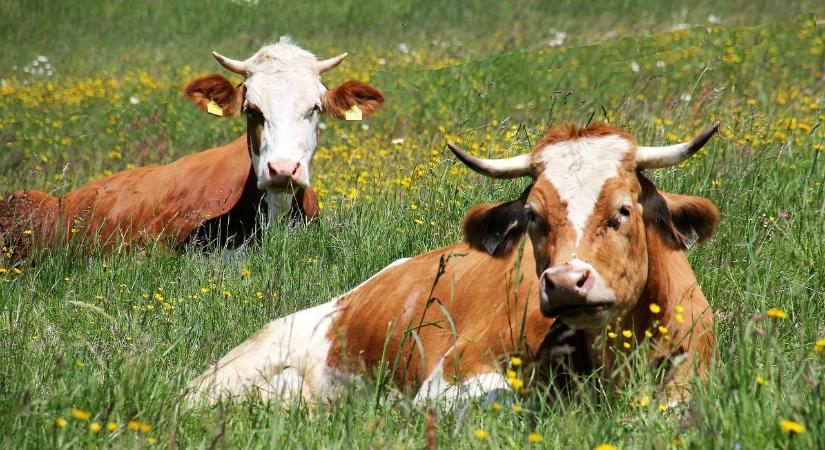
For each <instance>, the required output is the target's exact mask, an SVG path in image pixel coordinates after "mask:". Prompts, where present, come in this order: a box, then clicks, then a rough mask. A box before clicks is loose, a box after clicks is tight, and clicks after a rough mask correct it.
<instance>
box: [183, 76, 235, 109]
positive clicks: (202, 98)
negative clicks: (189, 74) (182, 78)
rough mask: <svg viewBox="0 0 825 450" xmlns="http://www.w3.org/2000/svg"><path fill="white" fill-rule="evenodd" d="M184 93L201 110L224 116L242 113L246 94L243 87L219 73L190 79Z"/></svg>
mask: <svg viewBox="0 0 825 450" xmlns="http://www.w3.org/2000/svg"><path fill="white" fill-rule="evenodd" d="M183 95H184V96H186V98H187V99H189V100H190V101H192V102H193V103H195V104H196V105H198V108H200V109H201V110H203V111H206V112H208V113H210V114H212V115H215V116H222V117H236V116H238V115H240V113H241V106H242V105H243V96H244V95H243V87H240V88H237V87H235V86H234V85H233V84H232V82H230V81H229V80H227V79H226V77H224V76H223V75H218V74H212V75H207V76H205V77H202V78H198V79H197V80H193V81H190V82H189V84H187V85H186V88H185V89H184V90H183Z"/></svg>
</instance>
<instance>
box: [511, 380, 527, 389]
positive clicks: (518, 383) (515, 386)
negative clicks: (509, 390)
mask: <svg viewBox="0 0 825 450" xmlns="http://www.w3.org/2000/svg"><path fill="white" fill-rule="evenodd" d="M510 386H513V389H516V390H518V389H521V388H522V387H523V386H524V381H521V380H519V379H518V378H511V379H510Z"/></svg>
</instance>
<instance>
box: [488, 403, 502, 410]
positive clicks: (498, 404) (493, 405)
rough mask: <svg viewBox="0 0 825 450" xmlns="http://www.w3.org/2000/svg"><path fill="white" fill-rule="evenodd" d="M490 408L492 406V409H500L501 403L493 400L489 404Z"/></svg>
mask: <svg viewBox="0 0 825 450" xmlns="http://www.w3.org/2000/svg"><path fill="white" fill-rule="evenodd" d="M490 408H492V409H493V411H500V410H501V403H499V402H493V403H492V404H490Z"/></svg>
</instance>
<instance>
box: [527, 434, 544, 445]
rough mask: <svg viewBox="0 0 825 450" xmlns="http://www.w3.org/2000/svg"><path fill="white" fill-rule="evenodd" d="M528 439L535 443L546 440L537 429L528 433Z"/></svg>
mask: <svg viewBox="0 0 825 450" xmlns="http://www.w3.org/2000/svg"><path fill="white" fill-rule="evenodd" d="M527 440H528V441H530V442H533V443H537V442H541V441H543V440H544V436H542V435H540V434H538V433H536V432H535V431H534V432H532V433H530V434H529V435H527Z"/></svg>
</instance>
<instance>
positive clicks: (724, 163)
mask: <svg viewBox="0 0 825 450" xmlns="http://www.w3.org/2000/svg"><path fill="white" fill-rule="evenodd" d="M718 3H719V2H698V4H696V5H695V6H691V7H690V9H687V10H684V11H683V10H682V8H683V7H682V6H681V4H679V6H674V5H673V4H667V3H664V2H648V1H643V0H637V1H623V2H618V3H615V2H614V3H610V4H607V5H596V6H594V7H592V8H590V7H588V8H581V7H577V6H575V5H576V4H575V3H573V2H569V3H561V4H556V5H548V4H543V3H541V2H527V3H525V4H523V5H522V6H521V7H514V6H513V5H510V4H506V3H504V2H489V1H483V0H476V1H469V2H463V3H462V5H461V7H459V6H446V7H441V6H439V5H437V4H436V3H435V2H424V3H422V4H419V3H416V5H417V6H416V7H413V6H411V5H412V3H407V2H400V1H399V2H396V3H393V4H392V5H390V6H388V7H386V8H379V7H377V6H376V5H374V4H372V3H370V2H366V3H363V4H362V3H356V2H351V3H350V2H328V3H327V2H324V4H323V5H319V4H318V2H314V4H313V6H312V8H310V7H309V6H308V5H301V4H297V3H290V4H286V3H284V4H282V5H271V4H268V3H267V4H260V5H258V6H254V7H253V6H244V5H240V4H235V3H232V2H222V3H217V4H214V5H210V6H209V8H203V7H202V6H197V5H195V2H168V3H167V2H150V3H147V4H143V5H133V4H131V3H126V2H108V3H106V4H92V3H89V4H88V5H85V6H84V5H76V3H71V2H49V3H45V2H43V3H37V2H25V3H23V2H20V3H15V2H5V3H3V4H2V5H0V27H2V29H3V30H4V33H5V34H4V39H3V41H2V42H0V49H2V53H3V54H4V55H5V56H6V59H5V61H6V64H7V67H4V68H0V76H2V77H3V78H4V82H3V84H2V86H0V89H2V93H3V95H2V97H0V145H2V150H0V152H2V153H0V154H1V155H2V157H0V187H1V188H3V190H11V189H16V188H20V187H33V188H38V189H42V190H48V191H52V192H55V193H63V192H68V190H70V189H72V188H74V187H78V186H80V185H82V184H84V183H86V182H87V181H89V180H90V179H93V178H97V177H99V176H101V175H104V174H106V173H109V172H110V171H118V170H123V169H126V168H127V167H130V165H134V166H139V165H144V164H149V163H157V162H168V161H171V160H174V159H175V158H177V157H180V156H181V155H184V154H188V153H191V152H193V151H196V150H199V149H203V148H207V147H209V146H212V145H217V144H220V143H224V142H228V141H229V140H230V139H232V138H234V137H236V136H237V135H238V134H240V133H241V132H242V130H243V124H242V123H241V122H240V121H238V122H232V121H227V120H217V119H214V118H212V117H210V116H207V115H204V114H203V113H201V112H200V111H197V110H196V108H194V107H193V106H192V105H190V104H188V103H186V102H185V101H184V100H183V99H182V98H181V95H180V90H181V88H182V86H183V85H184V84H185V82H186V81H188V80H189V79H191V78H194V77H195V76H197V75H199V74H202V73H205V72H206V71H217V70H218V67H217V65H216V64H214V62H213V61H212V60H211V57H210V56H209V54H208V52H209V51H210V50H212V49H218V50H220V51H221V52H224V53H225V54H227V55H230V56H233V57H236V58H240V57H245V56H246V55H247V54H251V52H253V51H255V50H256V49H257V48H258V47H259V46H260V45H261V44H262V43H264V42H267V41H272V40H275V39H276V38H277V36H278V35H279V34H282V33H286V32H288V33H290V34H292V35H293V36H294V37H295V38H296V40H297V41H298V42H299V43H300V44H302V45H304V46H305V47H307V48H309V49H311V50H313V51H315V52H317V53H318V54H319V55H323V56H328V55H332V54H335V53H336V52H340V51H342V50H349V51H350V52H351V53H352V56H351V57H350V58H349V59H348V60H347V61H345V63H344V64H343V65H342V66H341V67H340V68H338V69H336V70H335V71H333V72H331V73H330V78H329V80H330V83H331V84H334V83H336V82H340V81H343V80H346V79H349V78H359V79H365V78H369V80H370V81H371V82H372V83H374V84H375V85H376V86H378V87H380V88H381V89H383V90H384V91H385V93H386V96H387V99H388V103H387V106H386V108H385V110H383V111H382V112H381V113H380V114H378V115H376V116H375V117H374V118H370V119H369V120H368V121H366V122H365V123H364V124H357V123H356V124H354V123H349V122H333V121H331V120H326V121H325V123H326V125H327V128H326V129H325V130H322V131H321V142H322V147H321V148H319V150H318V153H317V154H316V159H315V161H314V163H313V183H314V185H315V186H316V187H317V189H318V191H319V194H320V196H321V200H322V201H323V203H324V209H323V219H322V220H321V223H320V224H319V225H318V226H316V227H309V228H304V229H299V230H289V229H287V228H286V227H285V226H276V227H275V228H273V229H271V230H269V231H268V232H267V233H266V234H265V236H264V239H263V242H262V243H261V244H260V245H258V246H254V247H253V248H251V249H250V250H249V251H247V253H246V254H245V255H244V256H243V257H242V258H239V259H233V260H230V259H226V258H223V255H222V254H221V253H220V252H217V253H214V254H209V255H201V254H199V253H197V252H185V253H183V254H180V255H178V254H170V253H168V252H166V251H164V250H162V249H154V248H148V249H146V250H145V251H143V252H139V253H135V252H132V253H127V252H116V253H113V254H108V255H101V254H99V253H96V252H92V253H91V254H87V253H85V252H84V253H79V252H75V251H74V250H71V249H52V250H43V251H42V254H41V255H40V257H39V258H37V263H36V264H27V265H22V266H19V267H18V266H12V265H11V263H10V262H9V261H5V262H2V263H0V265H2V267H3V269H5V273H3V274H0V279H1V280H2V281H0V313H1V314H0V423H2V424H3V425H4V430H3V433H2V435H0V445H2V447H4V448H11V447H21V448H30V447H32V448H33V447H37V448H42V447H55V448H56V447H97V446H111V447H135V446H149V445H158V446H181V447H210V446H213V445H214V446H217V447H226V448H235V447H277V448H284V447H304V448H318V447H336V448H353V447H354V448H365V447H368V446H373V447H377V448H396V447H402V446H404V447H407V448H419V447H422V446H424V444H425V434H426V423H427V414H428V413H427V411H426V408H425V407H424V406H421V405H414V404H411V403H410V402H409V401H406V400H403V399H401V400H398V401H390V402H386V403H383V404H378V405H376V404H374V403H373V402H365V401H364V399H365V398H371V397H370V396H371V392H372V389H374V386H370V381H369V380H366V381H364V384H363V385H359V386H355V387H353V388H352V390H350V391H348V392H347V394H346V395H345V397H344V398H343V399H341V401H339V402H336V403H335V404H333V405H327V406H321V407H314V406H309V405H297V406H296V407H294V408H290V409H288V410H281V409H279V408H278V407H275V406H274V405H265V404H259V403H254V402H253V403H248V404H242V405H227V406H226V407H225V408H214V409H204V410H196V411H184V410H183V409H182V408H181V405H180V392H181V389H182V387H183V386H184V384H185V383H186V382H187V381H188V380H189V379H191V378H192V377H193V376H195V375H196V374H197V373H199V372H200V371H201V370H202V369H203V368H204V367H205V366H206V365H207V364H208V363H209V362H210V361H213V360H215V359H216V358H218V357H220V356H221V355H223V354H224V353H225V352H226V351H228V350H229V349H230V348H232V347H234V346H235V345H236V344H237V343H239V342H241V341H242V340H243V339H245V338H246V337H247V336H248V335H249V334H251V333H252V332H254V331H256V330H257V329H258V328H259V327H260V326H261V325H263V324H264V323H266V322H267V321H269V320H271V319H272V318H275V317H278V316H281V315H284V314H287V313H289V312H292V311H295V310H298V309H301V308H305V307H308V306H311V305H314V304H318V303H320V302H324V301H327V300H328V299H329V298H331V297H333V296H335V295H337V294H339V293H341V292H344V291H346V290H348V289H350V288H351V287H353V286H355V285H356V284H358V283H360V282H361V281H362V280H364V279H366V278H367V277H369V276H370V275H372V274H373V273H375V272H377V271H378V270H380V269H381V268H382V267H384V266H385V265H386V264H388V263H389V262H391V261H393V260H395V259H397V258H400V257H404V256H410V255H415V254H419V253H422V252H424V251H427V250H430V249H433V248H436V247H439V246H443V245H449V244H452V243H455V242H458V241H460V240H461V236H460V233H459V227H458V224H459V223H460V220H461V218H462V216H463V214H464V213H465V212H466V211H467V210H468V209H469V208H470V207H471V206H472V205H474V204H476V203H479V202H488V201H500V200H506V199H510V198H513V196H514V195H516V194H517V193H518V192H520V189H522V188H523V187H524V181H513V182H501V181H498V182H495V181H489V180H482V179H480V178H479V177H477V176H475V175H473V174H471V173H469V172H468V171H467V170H466V169H464V168H462V167H461V166H459V165H457V164H455V162H454V161H453V160H452V159H451V158H450V157H449V156H448V154H447V153H446V152H445V151H444V146H443V144H444V141H445V140H446V139H452V140H456V141H458V142H460V143H461V144H462V145H464V146H465V147H466V148H469V149H471V150H472V151H473V152H476V153H479V154H484V155H494V156H504V155H513V154H516V153H517V152H520V151H524V150H525V149H527V148H529V147H530V145H531V143H534V142H535V141H536V140H537V138H538V137H539V136H540V135H541V132H542V131H543V130H544V129H545V128H546V127H547V126H548V125H549V124H555V123H559V122H563V121H573V122H575V123H578V124H584V123H586V122H588V121H589V120H607V121H610V122H612V123H615V124H618V125H619V126H621V127H624V128H626V129H628V130H629V131H631V132H632V133H633V134H634V135H635V136H636V137H637V138H638V140H639V141H640V142H644V143H652V144H659V143H666V142H671V141H675V140H681V139H685V138H687V137H689V136H691V135H692V134H693V133H695V132H696V131H698V130H700V129H702V128H704V127H705V126H706V125H707V124H708V123H710V121H711V120H714V119H719V120H721V121H722V123H723V131H722V133H720V136H719V137H717V138H715V139H714V140H713V141H712V142H711V144H710V145H709V147H708V148H706V149H705V150H704V151H702V152H701V154H700V155H699V156H698V157H695V158H694V159H692V160H690V161H689V162H688V163H687V164H685V165H684V166H683V167H680V168H677V169H673V170H662V171H656V172H653V173H651V174H650V175H651V176H652V178H653V180H654V181H655V182H656V183H657V185H658V186H659V187H661V188H663V189H665V190H669V191H673V192H679V193H685V194H691V195H702V196H705V197H707V198H710V199H711V200H713V201H714V202H715V203H716V204H717V206H718V207H719V209H720V211H721V213H722V217H723V222H722V224H721V226H720V229H719V232H718V233H717V235H716V237H715V238H714V239H713V240H712V241H711V242H710V243H708V244H705V245H700V246H696V247H694V248H692V249H691V250H690V252H689V258H690V260H691V262H692V265H693V267H694V270H695V272H696V273H697V276H698V278H699V280H700V283H701V285H702V288H703V290H704V292H705V294H706V296H707V297H708V299H709V301H710V302H711V305H712V306H713V308H714V311H715V323H716V334H717V339H718V348H719V357H718V358H717V360H716V362H715V364H714V367H713V368H712V370H711V373H710V376H709V381H708V383H707V384H704V385H698V386H695V389H696V390H697V392H696V394H695V395H694V396H693V398H692V400H691V402H690V404H689V405H685V406H684V407H680V408H676V409H667V410H665V411H660V409H659V403H660V399H658V398H657V397H656V395H655V389H654V386H653V385H652V384H651V380H650V376H649V374H647V370H646V369H645V367H644V366H645V365H644V364H643V358H641V357H635V358H631V360H630V361H629V364H630V367H631V368H632V370H631V371H632V373H633V374H634V375H633V376H632V377H631V379H630V381H629V382H628V383H627V384H626V385H625V386H622V387H620V388H605V387H604V383H603V380H600V379H590V380H583V383H582V385H581V387H580V388H578V389H576V390H575V391H574V392H573V393H572V394H570V395H568V396H564V397H562V398H559V399H557V400H556V401H549V400H548V399H547V396H546V395H543V393H542V392H540V391H539V390H538V389H535V388H534V389H532V393H531V394H530V395H527V396H525V397H523V398H520V399H519V400H518V401H519V402H521V403H520V404H522V405H523V407H524V410H523V411H521V412H515V411H513V410H512V408H509V407H508V406H507V405H505V407H504V408H502V410H500V411H496V410H494V409H492V408H491V407H490V406H489V405H486V404H484V403H483V402H479V403H474V404H471V405H470V406H469V407H468V408H467V409H466V410H463V411H438V420H437V430H436V431H437V435H438V440H439V442H440V443H441V445H443V446H455V447H472V448H475V447H479V446H489V447H526V446H528V445H532V444H529V443H528V441H527V436H528V433H529V432H531V431H534V430H535V431H536V432H538V433H540V434H541V435H542V436H543V438H544V441H543V442H542V443H540V444H538V445H539V446H545V447H546V448H559V447H571V448H591V447H594V446H596V445H597V444H600V443H609V444H612V445H615V446H617V447H621V448H678V447H689V448H732V447H734V446H735V445H736V444H739V445H740V446H741V448H754V447H755V448H821V447H822V445H823V442H822V436H823V432H825V406H823V405H825V402H823V401H822V397H821V396H822V394H821V392H822V382H823V378H822V373H825V372H823V365H824V363H825V360H823V355H822V353H821V352H819V353H817V352H815V351H814V347H815V342H816V341H817V340H818V339H822V338H823V337H825V273H824V272H823V270H822V268H823V267H825V252H823V251H822V249H823V248H825V220H823V210H824V209H825V187H823V185H822V182H823V178H825V176H823V175H825V170H823V161H821V159H822V151H821V150H822V147H821V146H822V145H823V144H825V127H823V126H822V125H823V121H825V113H824V112H825V98H824V97H823V95H822V92H825V89H824V88H825V80H823V75H824V74H823V67H825V56H824V54H823V52H824V51H825V50H824V48H825V42H824V41H823V37H825V29H823V27H822V25H821V24H820V25H819V26H817V20H820V21H821V18H822V11H821V10H815V9H812V8H814V7H815V4H814V3H813V2H811V3H806V2H800V3H796V4H793V5H790V6H788V5H784V4H780V3H774V2H771V1H765V2H760V3H746V2H741V3H739V2H733V3H731V4H727V3H726V4H723V5H720V4H718ZM290 5H292V6H290ZM319 10H321V11H323V13H319ZM806 11H807V12H809V13H812V14H802V13H805V12H806ZM710 14H714V15H716V16H718V18H719V19H720V20H721V23H719V24H710V23H708V16H709V15H710ZM679 23H688V24H699V25H702V27H691V28H688V29H685V30H681V31H670V30H671V29H672V28H673V26H674V25H675V24H679ZM296 24H299V25H296ZM705 27H710V28H705ZM550 28H555V30H556V31H566V32H567V33H568V35H567V37H566V39H565V42H564V45H562V46H559V47H550V46H549V45H548V44H547V40H548V39H551V38H556V37H558V36H557V35H556V34H555V32H550V31H549V30H550ZM43 30H48V32H44V31H43ZM640 31H644V33H641V32H640ZM402 42H403V43H405V44H406V45H407V47H408V48H409V49H411V52H408V53H405V52H402V51H401V50H399V44H400V43H402ZM445 43H446V44H445ZM595 43H597V44H595ZM39 54H43V55H46V56H48V58H49V62H50V64H51V65H53V71H54V72H55V75H54V76H52V77H48V76H45V75H43V76H38V75H30V74H28V73H26V72H23V71H22V68H23V67H24V66H25V65H27V64H29V63H30V62H31V61H32V60H33V59H34V58H35V56H36V55H39ZM382 58H383V61H381V59H382ZM11 65H17V66H18V70H17V71H13V70H12V68H11ZM634 68H636V69H637V70H634ZM130 100H132V101H130ZM134 101H137V103H134ZM361 125H368V127H362V126H361ZM393 139H396V143H393ZM397 139H403V142H399V141H397ZM817 149H819V150H817ZM67 164H68V166H67ZM15 268H17V269H18V270H19V271H20V273H17V272H16V271H15V270H14V269H15ZM244 268H246V269H248V271H249V274H250V275H249V276H248V277H247V276H244V270H243V269H244ZM770 308H776V309H779V310H781V311H782V312H783V313H784V314H785V315H786V316H787V318H786V319H780V318H773V317H766V316H765V312H766V311H767V310H769V309H770ZM757 377H759V379H757ZM73 408H77V409H78V410H80V411H75V416H76V417H74V416H72V409H73ZM82 412H87V413H89V414H90V417H88V418H85V416H84V415H83V414H81V413H82ZM783 419H787V420H792V421H795V422H798V423H801V424H804V426H805V427H806V429H807V431H806V432H805V433H802V434H791V433H789V432H786V431H784V430H783V429H782V427H781V426H780V420H783ZM61 420H62V421H61ZM63 421H65V422H63ZM109 422H111V423H113V424H114V425H115V426H116V427H117V428H116V429H114V430H107V428H106V424H107V423H109ZM64 423H65V425H63V426H61V424H64ZM91 423H98V424H100V425H101V426H102V430H100V431H99V432H96V433H95V432H92V431H90V430H89V425H90V424H91ZM130 423H131V424H132V426H133V427H134V428H136V429H135V430H132V429H130V426H129V424H130ZM476 429H481V430H484V431H486V432H487V433H489V436H488V437H487V438H486V439H485V440H480V439H478V438H477V437H475V433H474V431H475V430H476Z"/></svg>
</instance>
